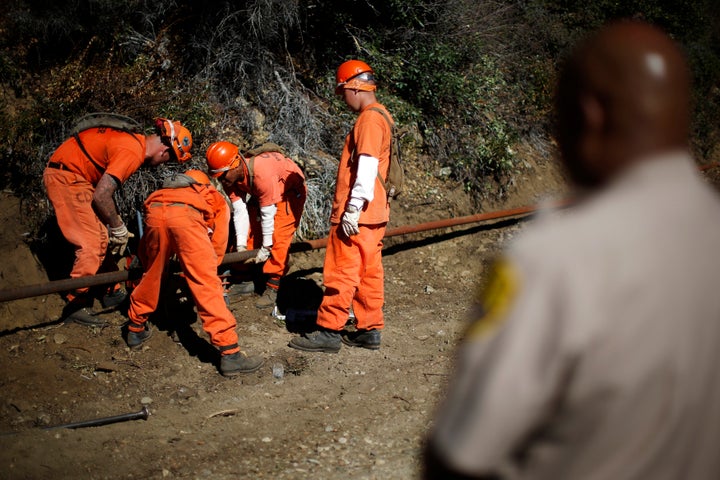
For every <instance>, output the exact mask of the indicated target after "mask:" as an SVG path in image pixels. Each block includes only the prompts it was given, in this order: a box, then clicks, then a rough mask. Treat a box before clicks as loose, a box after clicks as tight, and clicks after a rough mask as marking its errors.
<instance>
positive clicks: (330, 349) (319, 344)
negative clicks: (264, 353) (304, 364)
mask: <svg viewBox="0 0 720 480" xmlns="http://www.w3.org/2000/svg"><path fill="white" fill-rule="evenodd" d="M341 345H342V342H341V341H340V332H336V331H334V330H326V329H321V330H316V331H314V332H311V333H305V334H302V335H301V336H299V337H294V338H292V339H291V340H290V343H289V344H288V346H289V347H292V348H295V349H298V350H304V351H306V352H325V353H337V352H339V351H340V346H341Z"/></svg>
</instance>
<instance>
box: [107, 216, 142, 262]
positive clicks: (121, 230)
mask: <svg viewBox="0 0 720 480" xmlns="http://www.w3.org/2000/svg"><path fill="white" fill-rule="evenodd" d="M134 236H135V235H133V234H132V233H130V232H128V229H127V227H126V226H125V224H124V223H122V224H120V226H119V227H110V236H109V238H108V248H109V249H110V253H111V254H113V255H122V254H123V253H125V249H126V248H127V244H128V241H129V240H130V239H131V238H133V237H134Z"/></svg>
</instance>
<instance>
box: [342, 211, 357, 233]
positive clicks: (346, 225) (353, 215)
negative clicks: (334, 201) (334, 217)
mask: <svg viewBox="0 0 720 480" xmlns="http://www.w3.org/2000/svg"><path fill="white" fill-rule="evenodd" d="M358 220H360V209H359V208H358V207H356V206H355V205H348V206H347V209H345V213H343V216H342V221H341V222H340V228H342V231H343V232H344V233H345V235H347V236H348V237H351V236H353V235H357V234H358V233H360V229H359V228H358Z"/></svg>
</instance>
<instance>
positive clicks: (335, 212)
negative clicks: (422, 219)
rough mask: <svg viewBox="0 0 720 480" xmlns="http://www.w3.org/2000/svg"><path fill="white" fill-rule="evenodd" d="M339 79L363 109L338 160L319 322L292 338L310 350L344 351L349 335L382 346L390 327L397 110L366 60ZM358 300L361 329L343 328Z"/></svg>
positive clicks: (356, 342) (357, 343)
mask: <svg viewBox="0 0 720 480" xmlns="http://www.w3.org/2000/svg"><path fill="white" fill-rule="evenodd" d="M336 80H337V87H336V90H335V93H336V94H338V95H342V97H343V100H344V101H345V103H346V104H347V105H348V107H350V109H351V110H352V111H354V112H358V113H359V115H358V118H357V120H356V122H355V125H354V126H353V128H352V130H351V131H350V133H349V134H348V135H347V137H346V139H345V146H344V148H343V152H342V157H341V158H340V165H339V167H338V173H337V182H336V186H335V196H334V199H333V206H332V213H331V216H330V223H331V226H330V234H329V236H328V244H327V250H326V254H325V265H324V267H323V276H324V284H325V293H324V295H323V300H322V303H321V305H320V308H319V309H318V317H317V326H318V327H319V328H318V330H316V331H314V332H311V333H307V334H304V335H302V336H298V337H294V338H293V339H292V340H291V341H290V347H292V348H296V349H299V350H305V351H310V352H338V351H339V350H340V346H341V342H342V343H345V344H346V345H349V346H353V347H363V348H369V349H372V350H376V349H379V348H380V331H381V330H382V329H383V327H384V326H385V322H384V319H383V312H382V307H383V303H384V288H385V287H384V272H383V266H382V239H383V237H384V236H385V227H386V225H387V222H388V220H389V219H390V203H389V201H388V196H387V192H385V188H384V186H383V183H382V182H383V180H382V179H381V178H380V177H381V176H382V178H386V176H387V172H388V168H389V166H390V147H391V140H392V127H391V122H392V117H391V116H390V114H389V113H388V111H387V109H386V108H385V107H384V106H383V105H381V104H380V103H378V101H377V99H376V97H375V90H376V88H377V87H376V83H375V75H374V73H373V71H372V69H371V68H370V67H369V66H368V65H367V64H366V63H364V62H361V61H359V60H349V61H347V62H345V63H343V64H342V65H340V67H339V68H338V70H337V75H336ZM378 172H380V174H378ZM351 305H352V308H353V312H354V314H355V317H356V318H357V330H356V331H354V332H348V331H345V330H343V329H344V327H345V324H346V323H347V320H348V317H349V313H350V306H351Z"/></svg>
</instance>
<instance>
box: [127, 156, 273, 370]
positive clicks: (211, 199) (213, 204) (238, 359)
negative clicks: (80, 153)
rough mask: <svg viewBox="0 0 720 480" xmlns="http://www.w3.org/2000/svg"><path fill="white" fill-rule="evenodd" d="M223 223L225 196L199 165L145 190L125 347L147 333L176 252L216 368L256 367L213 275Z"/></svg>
mask: <svg viewBox="0 0 720 480" xmlns="http://www.w3.org/2000/svg"><path fill="white" fill-rule="evenodd" d="M229 225H230V208H229V207H228V205H227V203H226V201H225V198H224V197H223V196H222V195H221V194H220V192H218V191H217V190H215V188H214V187H213V186H212V185H211V184H210V179H209V178H208V176H207V175H206V174H205V173H203V172H201V171H199V170H189V171H187V172H185V174H180V175H176V176H175V177H173V178H170V179H169V180H167V181H166V182H165V183H164V184H163V187H162V188H161V189H159V190H156V191H155V192H153V193H152V194H150V196H149V197H148V198H147V200H146V201H145V234H144V235H143V237H142V239H141V242H140V252H139V255H140V261H141V263H142V265H143V266H144V267H145V273H144V274H143V277H142V279H141V280H140V283H139V284H138V285H137V287H136V288H135V289H134V290H133V291H132V293H131V294H130V308H129V310H128V317H130V323H129V325H128V335H127V344H128V346H129V347H131V348H135V347H138V346H140V345H142V343H143V342H145V341H146V340H147V339H148V338H150V336H151V330H150V329H149V328H148V326H147V323H146V322H147V320H148V317H149V316H150V314H152V313H153V312H154V311H155V310H157V307H158V303H159V302H160V290H161V285H162V280H163V276H164V274H165V273H166V269H167V266H168V262H169V260H170V257H171V256H172V255H176V256H177V258H178V260H179V261H180V266H181V268H182V272H183V274H184V275H185V279H186V281H187V284H188V287H189V289H190V293H191V294H192V297H193V300H194V301H195V306H196V308H197V311H198V315H199V316H200V319H201V320H202V325H203V329H204V330H205V331H206V332H207V333H208V334H209V335H210V340H211V342H212V344H213V345H214V346H215V347H217V348H218V350H219V351H220V354H221V356H220V372H221V373H222V374H223V375H225V376H234V375H238V374H241V373H250V372H254V371H256V370H257V369H258V368H260V366H261V365H262V363H263V360H262V359H261V358H259V357H248V356H247V355H246V354H245V353H244V352H242V351H240V347H239V346H238V336H237V332H236V331H235V327H236V326H237V323H236V321H235V317H234V316H233V314H232V313H231V312H230V310H228V308H227V305H226V304H225V300H224V299H223V288H222V283H221V281H220V277H218V275H217V267H218V265H219V264H220V262H221V261H222V258H223V255H224V254H225V248H226V247H227V241H228V230H229Z"/></svg>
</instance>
